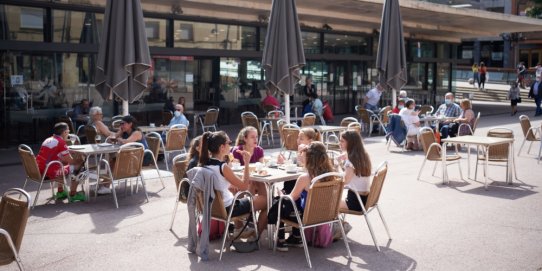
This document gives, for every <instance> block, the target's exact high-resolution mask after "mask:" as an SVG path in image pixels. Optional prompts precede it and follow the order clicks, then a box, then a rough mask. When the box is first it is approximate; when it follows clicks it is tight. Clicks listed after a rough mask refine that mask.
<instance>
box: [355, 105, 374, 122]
mask: <svg viewBox="0 0 542 271" xmlns="http://www.w3.org/2000/svg"><path fill="white" fill-rule="evenodd" d="M356 112H357V113H358V116H359V119H360V121H361V122H363V123H365V124H369V123H370V122H371V119H370V118H371V113H369V111H367V109H365V108H363V107H362V106H361V105H356Z"/></svg>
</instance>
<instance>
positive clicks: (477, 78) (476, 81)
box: [472, 63, 480, 89]
mask: <svg viewBox="0 0 542 271" xmlns="http://www.w3.org/2000/svg"><path fill="white" fill-rule="evenodd" d="M478 72H479V71H478V64H476V63H474V64H472V79H473V80H474V83H473V85H474V87H476V84H478V89H480V74H478Z"/></svg>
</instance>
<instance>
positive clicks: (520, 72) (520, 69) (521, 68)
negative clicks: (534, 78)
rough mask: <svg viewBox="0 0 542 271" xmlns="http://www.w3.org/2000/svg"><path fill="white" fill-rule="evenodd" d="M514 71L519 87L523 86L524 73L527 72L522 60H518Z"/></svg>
mask: <svg viewBox="0 0 542 271" xmlns="http://www.w3.org/2000/svg"><path fill="white" fill-rule="evenodd" d="M516 72H517V74H518V79H517V83H518V84H519V87H521V88H525V84H524V83H523V82H524V80H523V79H525V74H526V73H527V69H526V68H525V64H524V63H523V62H519V64H518V66H517V69H516Z"/></svg>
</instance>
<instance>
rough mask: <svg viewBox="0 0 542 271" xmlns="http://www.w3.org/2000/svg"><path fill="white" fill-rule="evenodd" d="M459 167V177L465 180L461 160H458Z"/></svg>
mask: <svg viewBox="0 0 542 271" xmlns="http://www.w3.org/2000/svg"><path fill="white" fill-rule="evenodd" d="M457 167H459V176H460V177H461V180H465V179H463V170H461V164H460V163H459V160H457Z"/></svg>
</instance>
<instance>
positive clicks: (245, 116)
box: [241, 111, 275, 145]
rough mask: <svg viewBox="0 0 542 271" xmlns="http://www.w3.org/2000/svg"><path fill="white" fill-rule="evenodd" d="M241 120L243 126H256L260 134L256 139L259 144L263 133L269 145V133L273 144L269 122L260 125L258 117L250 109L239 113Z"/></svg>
mask: <svg viewBox="0 0 542 271" xmlns="http://www.w3.org/2000/svg"><path fill="white" fill-rule="evenodd" d="M241 122H242V123H243V127H247V126H252V127H254V128H256V130H258V135H259V136H260V138H259V140H258V144H259V145H261V144H262V137H263V136H264V134H265V136H266V137H267V144H268V145H269V135H271V141H272V142H273V144H275V139H274V137H273V133H272V131H271V123H267V122H266V123H264V125H263V127H262V126H261V125H260V121H259V120H258V117H257V116H256V115H255V114H254V113H252V112H250V111H245V112H243V113H241Z"/></svg>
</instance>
